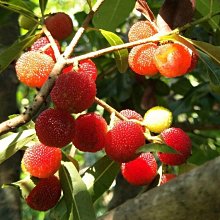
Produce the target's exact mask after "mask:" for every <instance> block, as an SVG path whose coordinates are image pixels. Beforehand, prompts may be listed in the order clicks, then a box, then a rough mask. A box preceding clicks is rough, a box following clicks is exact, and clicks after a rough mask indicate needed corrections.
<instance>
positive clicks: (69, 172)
mask: <svg viewBox="0 0 220 220" xmlns="http://www.w3.org/2000/svg"><path fill="white" fill-rule="evenodd" d="M59 176H60V181H61V184H62V189H63V193H64V199H65V202H66V207H67V212H68V219H74V220H88V219H90V220H95V219H96V217H95V212H94V209H93V205H92V200H91V197H90V194H89V192H88V190H87V188H86V185H85V183H84V182H83V180H82V178H81V176H80V175H79V173H78V171H77V169H76V167H75V166H74V165H73V163H72V162H62V165H61V168H60V170H59Z"/></svg>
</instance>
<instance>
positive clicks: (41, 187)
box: [26, 176, 61, 211]
mask: <svg viewBox="0 0 220 220" xmlns="http://www.w3.org/2000/svg"><path fill="white" fill-rule="evenodd" d="M60 196H61V184H60V181H59V179H58V178H57V177H56V176H50V177H48V178H44V179H40V180H39V182H38V183H37V185H36V186H35V187H34V188H33V189H32V190H31V192H30V193H29V195H28V197H27V198H26V202H27V204H28V205H29V206H30V207H31V208H32V209H35V210H38V211H47V210H49V209H51V208H53V207H54V206H55V205H56V204H57V202H58V201H59V199H60Z"/></svg>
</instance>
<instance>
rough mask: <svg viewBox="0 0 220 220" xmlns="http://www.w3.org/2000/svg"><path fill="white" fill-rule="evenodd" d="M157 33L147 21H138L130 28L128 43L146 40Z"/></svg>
mask: <svg viewBox="0 0 220 220" xmlns="http://www.w3.org/2000/svg"><path fill="white" fill-rule="evenodd" d="M156 33H157V30H156V28H155V27H154V26H153V24H152V23H150V22H149V21H138V22H136V23H135V24H134V25H132V27H131V28H130V30H129V32H128V39H129V41H130V42H132V41H136V40H141V39H144V38H148V37H150V36H153V35H154V34H156Z"/></svg>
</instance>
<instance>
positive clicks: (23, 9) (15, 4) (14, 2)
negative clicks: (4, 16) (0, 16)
mask: <svg viewBox="0 0 220 220" xmlns="http://www.w3.org/2000/svg"><path fill="white" fill-rule="evenodd" d="M0 7H3V8H5V9H8V10H10V11H14V12H17V13H19V14H23V15H25V16H26V17H28V18H31V19H34V20H36V15H35V14H34V13H33V10H32V9H31V8H30V6H29V5H28V2H27V1H21V0H9V1H2V0H0Z"/></svg>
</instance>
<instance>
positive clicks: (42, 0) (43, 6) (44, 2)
mask: <svg viewBox="0 0 220 220" xmlns="http://www.w3.org/2000/svg"><path fill="white" fill-rule="evenodd" d="M47 1H48V0H39V5H40V10H41V14H42V15H44V11H45V9H46V6H47Z"/></svg>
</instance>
